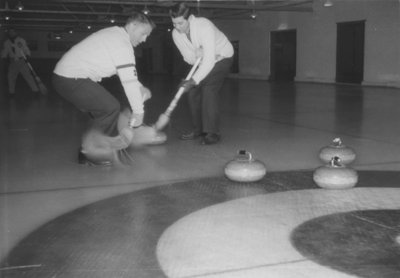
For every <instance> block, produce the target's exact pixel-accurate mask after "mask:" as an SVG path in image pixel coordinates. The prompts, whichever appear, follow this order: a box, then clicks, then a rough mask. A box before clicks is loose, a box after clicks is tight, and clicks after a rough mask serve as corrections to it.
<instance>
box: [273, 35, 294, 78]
mask: <svg viewBox="0 0 400 278" xmlns="http://www.w3.org/2000/svg"><path fill="white" fill-rule="evenodd" d="M295 76H296V30H285V31H273V32H271V75H270V80H271V81H294V77H295Z"/></svg>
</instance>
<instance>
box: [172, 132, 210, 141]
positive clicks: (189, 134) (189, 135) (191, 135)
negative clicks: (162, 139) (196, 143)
mask: <svg viewBox="0 0 400 278" xmlns="http://www.w3.org/2000/svg"><path fill="white" fill-rule="evenodd" d="M205 135H206V134H205V133H203V132H194V131H191V132H187V133H183V134H182V135H181V136H180V137H179V139H181V140H195V139H197V138H199V137H203V136H205Z"/></svg>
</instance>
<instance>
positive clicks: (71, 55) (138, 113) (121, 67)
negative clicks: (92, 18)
mask: <svg viewBox="0 0 400 278" xmlns="http://www.w3.org/2000/svg"><path fill="white" fill-rule="evenodd" d="M154 27H155V24H154V22H153V21H152V20H151V19H150V18H148V17H147V16H146V15H144V14H142V13H136V12H135V13H133V14H132V15H131V16H130V17H129V18H128V19H127V22H126V24H125V26H123V27H120V26H114V27H109V28H104V29H102V30H100V31H97V32H95V33H93V34H91V35H90V36H88V37H87V38H85V39H84V40H82V41H81V42H79V43H78V44H76V45H75V46H73V47H72V48H71V49H70V50H69V51H68V52H67V53H65V54H64V56H63V57H62V58H61V60H60V61H59V62H58V63H57V65H56V67H55V69H54V74H53V84H54V88H55V89H56V91H57V92H58V93H59V94H60V95H61V96H62V97H64V98H65V99H66V100H68V101H69V102H71V103H72V104H73V105H75V106H76V107H77V108H78V109H79V110H81V111H83V112H88V113H89V114H90V116H91V117H92V118H93V127H92V128H93V129H95V130H97V131H99V132H101V133H103V134H105V135H108V136H117V135H118V128H117V125H118V118H119V114H120V103H119V101H118V100H117V99H116V98H115V97H114V96H112V95H111V93H109V92H108V91H107V90H106V89H105V88H104V87H103V86H101V85H100V84H99V83H98V82H100V81H101V79H102V78H105V77H109V76H112V75H115V74H117V75H118V77H119V79H120V81H121V84H122V87H123V89H124V91H125V94H126V96H127V99H128V102H129V104H130V107H131V109H132V117H131V119H130V126H131V127H132V128H137V127H139V126H141V125H142V123H143V116H144V101H146V99H148V98H150V97H151V93H150V91H149V90H148V89H147V88H145V87H143V85H142V84H141V83H140V82H139V80H138V76H137V72H136V61H135V53H134V48H133V47H136V46H138V45H139V44H140V43H142V42H144V41H146V39H147V37H148V36H149V35H150V33H151V32H152V30H153V29H154ZM142 92H147V95H146V96H144V95H143V94H142ZM88 160H89V159H88V158H87V157H86V156H85V150H84V149H83V150H81V151H80V152H79V156H78V161H79V163H82V164H88V163H89V164H101V165H104V164H106V165H109V164H111V161H101V162H98V161H96V162H94V161H88Z"/></svg>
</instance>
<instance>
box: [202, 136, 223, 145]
mask: <svg viewBox="0 0 400 278" xmlns="http://www.w3.org/2000/svg"><path fill="white" fill-rule="evenodd" d="M220 140H221V136H220V135H218V134H216V133H207V135H206V136H204V137H203V139H202V140H201V144H202V145H213V144H216V143H218V142H219V141H220Z"/></svg>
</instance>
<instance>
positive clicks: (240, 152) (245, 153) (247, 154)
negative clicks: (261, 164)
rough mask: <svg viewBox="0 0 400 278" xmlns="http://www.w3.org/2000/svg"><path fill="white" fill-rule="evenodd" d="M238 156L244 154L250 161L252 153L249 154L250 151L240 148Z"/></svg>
mask: <svg viewBox="0 0 400 278" xmlns="http://www.w3.org/2000/svg"><path fill="white" fill-rule="evenodd" d="M238 154H239V156H246V158H247V160H248V161H252V160H253V155H252V154H251V152H248V151H246V150H240V151H239V152H238Z"/></svg>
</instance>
